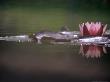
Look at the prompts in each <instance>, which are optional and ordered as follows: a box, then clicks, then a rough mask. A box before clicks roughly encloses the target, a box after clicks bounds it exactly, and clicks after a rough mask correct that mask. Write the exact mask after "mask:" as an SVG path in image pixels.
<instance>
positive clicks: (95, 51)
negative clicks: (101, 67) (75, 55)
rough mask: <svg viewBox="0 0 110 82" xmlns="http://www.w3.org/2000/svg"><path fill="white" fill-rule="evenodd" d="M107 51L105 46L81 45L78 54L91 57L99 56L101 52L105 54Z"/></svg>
mask: <svg viewBox="0 0 110 82" xmlns="http://www.w3.org/2000/svg"><path fill="white" fill-rule="evenodd" d="M106 53H107V51H106V49H105V47H103V46H98V45H81V46H80V54H82V55H83V56H86V57H87V58H88V57H91V58H99V57H101V56H102V55H103V54H106Z"/></svg>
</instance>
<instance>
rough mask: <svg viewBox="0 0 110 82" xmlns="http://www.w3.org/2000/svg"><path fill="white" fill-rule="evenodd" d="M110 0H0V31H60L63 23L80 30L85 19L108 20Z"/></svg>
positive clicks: (72, 28)
mask: <svg viewBox="0 0 110 82" xmlns="http://www.w3.org/2000/svg"><path fill="white" fill-rule="evenodd" d="M109 5H110V0H0V33H1V34H10V33H12V34H32V33H34V32H38V31H40V30H51V31H59V30H60V28H61V27H62V26H65V25H67V26H69V28H70V29H71V30H79V27H78V25H79V24H80V23H82V22H87V21H101V22H103V23H104V24H106V23H107V24H108V28H109V24H110V18H109V17H110V16H109V15H110V6H109Z"/></svg>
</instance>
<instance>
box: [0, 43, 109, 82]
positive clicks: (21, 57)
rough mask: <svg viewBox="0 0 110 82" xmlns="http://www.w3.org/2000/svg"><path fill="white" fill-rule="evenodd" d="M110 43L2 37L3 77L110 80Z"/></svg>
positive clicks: (0, 44)
mask: <svg viewBox="0 0 110 82" xmlns="http://www.w3.org/2000/svg"><path fill="white" fill-rule="evenodd" d="M109 50H110V47H106V46H105V47H104V46H93V45H92V46H90V45H89V46H88V45H81V46H80V45H69V44H37V43H36V42H20V43H19V42H6V41H0V71H1V73H0V80H1V81H8V80H14V81H15V80H20V81H24V80H28V81H33V80H36V81H64V82H68V81H77V80H78V81H108V80H109V76H110V70H109V69H110V66H109V63H110V55H109V54H110V51H109Z"/></svg>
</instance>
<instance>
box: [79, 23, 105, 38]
mask: <svg viewBox="0 0 110 82" xmlns="http://www.w3.org/2000/svg"><path fill="white" fill-rule="evenodd" d="M79 27H80V33H81V35H82V36H84V35H88V36H102V35H103V34H104V32H105V31H106V27H107V25H103V24H101V22H96V23H94V22H91V23H89V22H86V23H82V24H79Z"/></svg>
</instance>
